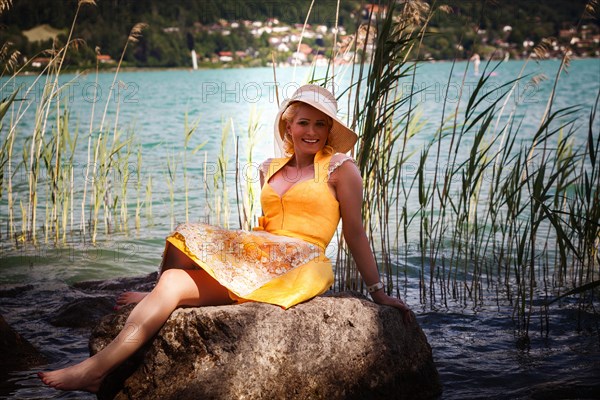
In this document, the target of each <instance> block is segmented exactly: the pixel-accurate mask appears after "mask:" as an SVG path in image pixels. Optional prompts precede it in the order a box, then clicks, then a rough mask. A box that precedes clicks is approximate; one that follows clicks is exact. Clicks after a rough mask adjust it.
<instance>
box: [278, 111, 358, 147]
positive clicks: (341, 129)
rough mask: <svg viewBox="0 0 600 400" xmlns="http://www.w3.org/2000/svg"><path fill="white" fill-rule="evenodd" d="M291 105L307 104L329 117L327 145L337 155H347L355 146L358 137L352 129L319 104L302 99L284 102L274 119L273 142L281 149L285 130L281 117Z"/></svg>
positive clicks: (284, 122)
mask: <svg viewBox="0 0 600 400" xmlns="http://www.w3.org/2000/svg"><path fill="white" fill-rule="evenodd" d="M293 103H303V104H307V105H309V106H311V107H314V108H316V109H317V110H319V111H321V112H322V113H324V114H325V115H327V116H328V117H331V119H332V121H333V125H332V127H331V130H330V131H329V136H328V137H327V144H329V145H330V146H331V147H332V148H333V149H334V150H335V151H336V152H338V153H347V152H349V151H350V150H352V148H353V147H354V145H355V144H356V141H357V140H358V135H357V134H356V133H355V132H354V131H353V130H352V129H350V128H348V127H347V126H346V124H344V122H342V121H341V120H340V119H339V118H338V117H337V115H336V114H332V112H331V110H330V109H328V108H327V107H325V106H323V105H322V104H321V103H319V102H308V101H303V100H302V99H293V100H292V101H289V100H285V101H284V102H283V103H282V104H281V107H280V108H279V112H278V113H277V116H276V117H275V140H276V142H277V143H276V144H277V145H280V146H281V148H283V147H282V146H283V138H284V134H285V131H286V129H287V126H286V124H287V123H286V121H284V120H283V119H282V118H281V117H282V116H283V113H284V112H285V110H286V109H287V108H288V107H289V106H290V105H291V104H293ZM279 141H281V142H279Z"/></svg>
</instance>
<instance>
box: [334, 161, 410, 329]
mask: <svg viewBox="0 0 600 400" xmlns="http://www.w3.org/2000/svg"><path fill="white" fill-rule="evenodd" d="M330 182H331V183H332V185H333V186H334V188H335V192H336V195H337V199H338V202H339V203H340V212H341V216H342V232H343V234H344V239H345V240H346V243H348V247H349V249H350V252H351V253H352V256H353V257H354V261H355V262H356V265H357V267H358V271H359V272H360V275H361V276H362V278H363V280H364V281H365V283H366V284H367V285H373V284H375V283H377V282H379V281H380V279H379V271H378V270H377V264H376V263H375V257H374V256H373V252H372V251H371V246H370V245H369V240H368V238H367V234H366V232H365V228H364V225H363V220H362V210H361V208H362V201H363V197H362V193H363V184H362V178H361V176H360V171H359V170H358V168H357V167H356V165H355V164H354V163H351V162H345V163H343V164H342V165H340V166H339V167H338V168H337V169H336V170H335V171H334V172H333V173H332V174H331V178H330ZM371 297H372V298H373V301H375V302H376V303H378V304H387V305H391V306H394V307H396V308H398V309H400V310H401V311H402V313H403V315H402V318H403V319H404V321H405V322H409V321H411V320H412V316H411V313H410V309H409V308H408V306H407V305H406V304H405V303H404V302H403V301H402V300H401V299H398V298H395V297H391V296H388V295H387V294H386V293H385V290H383V289H380V290H378V291H376V292H373V293H371Z"/></svg>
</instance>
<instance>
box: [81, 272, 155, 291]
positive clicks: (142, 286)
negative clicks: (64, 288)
mask: <svg viewBox="0 0 600 400" xmlns="http://www.w3.org/2000/svg"><path fill="white" fill-rule="evenodd" d="M157 279H158V273H157V272H152V273H150V274H148V275H144V276H137V277H123V278H117V279H110V280H100V281H84V282H77V283H75V284H73V287H74V288H76V289H82V290H86V291H90V290H94V291H120V290H130V291H140V292H149V291H151V290H152V289H153V288H154V285H155V283H156V280H157Z"/></svg>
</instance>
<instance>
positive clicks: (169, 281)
mask: <svg viewBox="0 0 600 400" xmlns="http://www.w3.org/2000/svg"><path fill="white" fill-rule="evenodd" d="M195 287H196V285H195V283H194V280H193V279H192V278H191V277H190V275H189V274H188V273H187V272H186V271H184V270H182V269H176V268H174V269H167V270H165V271H163V273H162V274H161V275H160V278H159V279H158V282H157V284H156V288H157V289H161V290H168V291H169V292H170V293H176V292H186V293H187V292H189V290H190V289H194V288H195Z"/></svg>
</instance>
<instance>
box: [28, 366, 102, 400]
mask: <svg viewBox="0 0 600 400" xmlns="http://www.w3.org/2000/svg"><path fill="white" fill-rule="evenodd" d="M88 360H89V358H88V359H87V360H86V361H88ZM86 361H84V362H81V363H79V364H75V365H73V366H70V367H67V368H63V369H58V370H56V371H49V372H38V377H39V378H40V379H41V380H42V382H44V384H46V385H48V386H50V387H52V388H54V389H58V390H83V391H85V392H91V393H96V392H98V389H100V384H101V383H102V380H103V379H104V376H103V375H100V376H98V375H97V371H94V368H93V366H91V365H88V364H89V362H86Z"/></svg>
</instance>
